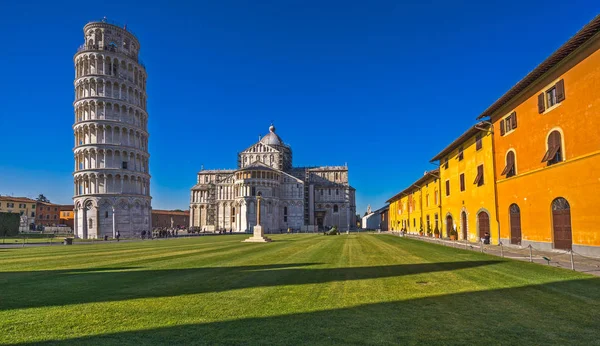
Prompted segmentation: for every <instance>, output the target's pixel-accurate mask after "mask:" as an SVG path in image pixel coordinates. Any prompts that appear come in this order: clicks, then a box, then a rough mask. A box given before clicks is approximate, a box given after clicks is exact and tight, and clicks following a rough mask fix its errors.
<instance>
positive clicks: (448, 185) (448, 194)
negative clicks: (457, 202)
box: [446, 180, 450, 196]
mask: <svg viewBox="0 0 600 346" xmlns="http://www.w3.org/2000/svg"><path fill="white" fill-rule="evenodd" d="M446 196H450V180H446Z"/></svg>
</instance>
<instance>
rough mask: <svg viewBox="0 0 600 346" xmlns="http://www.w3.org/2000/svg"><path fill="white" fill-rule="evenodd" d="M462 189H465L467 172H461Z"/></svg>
mask: <svg viewBox="0 0 600 346" xmlns="http://www.w3.org/2000/svg"><path fill="white" fill-rule="evenodd" d="M460 191H465V174H464V173H461V174H460Z"/></svg>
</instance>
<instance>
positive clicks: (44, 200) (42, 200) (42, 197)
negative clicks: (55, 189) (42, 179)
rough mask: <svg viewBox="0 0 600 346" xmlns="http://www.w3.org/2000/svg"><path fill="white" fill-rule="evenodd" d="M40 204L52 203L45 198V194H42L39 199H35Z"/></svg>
mask: <svg viewBox="0 0 600 346" xmlns="http://www.w3.org/2000/svg"><path fill="white" fill-rule="evenodd" d="M35 200H36V201H38V202H45V203H50V200H49V199H48V198H46V196H44V195H43V194H41V193H40V195H39V196H38V198H36V199H35Z"/></svg>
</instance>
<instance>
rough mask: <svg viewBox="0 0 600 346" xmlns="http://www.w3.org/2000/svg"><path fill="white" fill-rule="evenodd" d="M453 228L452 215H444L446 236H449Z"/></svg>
mask: <svg viewBox="0 0 600 346" xmlns="http://www.w3.org/2000/svg"><path fill="white" fill-rule="evenodd" d="M452 230H454V221H453V220H452V215H448V216H447V217H446V237H448V238H450V232H451V231H452Z"/></svg>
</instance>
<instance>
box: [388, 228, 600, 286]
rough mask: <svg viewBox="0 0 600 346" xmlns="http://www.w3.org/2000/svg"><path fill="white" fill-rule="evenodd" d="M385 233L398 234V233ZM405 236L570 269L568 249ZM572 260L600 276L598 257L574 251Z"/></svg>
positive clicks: (599, 260)
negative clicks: (552, 249) (548, 249)
mask: <svg viewBox="0 0 600 346" xmlns="http://www.w3.org/2000/svg"><path fill="white" fill-rule="evenodd" d="M387 233H388V234H394V235H396V236H398V233H392V232H387ZM405 237H408V238H412V239H418V240H421V241H426V242H429V243H435V244H440V245H443V246H451V247H455V248H459V249H466V250H472V251H478V252H481V247H482V246H483V252H484V253H487V254H490V255H495V256H500V257H505V258H512V259H516V260H520V261H530V255H531V261H532V262H535V263H539V264H543V265H551V266H554V267H559V268H565V269H571V254H570V253H569V252H568V251H560V250H555V251H542V250H537V249H535V248H531V254H530V248H529V247H520V246H514V245H503V246H500V245H483V244H481V243H470V242H465V241H462V240H461V241H458V240H456V241H453V240H449V239H438V238H430V237H422V236H418V235H411V234H406V235H405ZM544 257H546V258H548V259H549V260H550V262H549V263H548V261H547V260H546V259H544ZM573 262H574V267H575V270H576V271H578V272H582V273H588V274H592V275H596V276H600V258H596V257H589V256H583V255H579V254H577V253H574V254H573Z"/></svg>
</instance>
